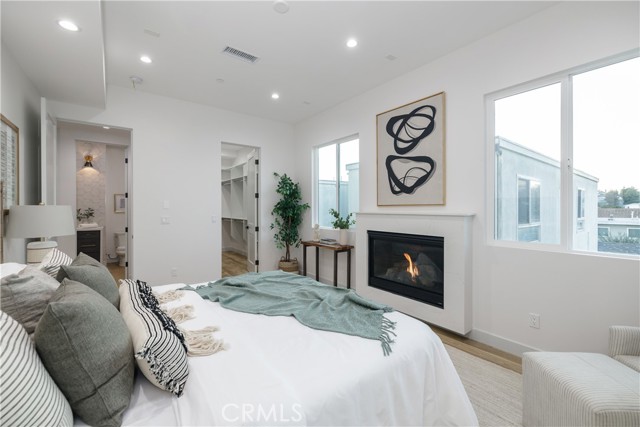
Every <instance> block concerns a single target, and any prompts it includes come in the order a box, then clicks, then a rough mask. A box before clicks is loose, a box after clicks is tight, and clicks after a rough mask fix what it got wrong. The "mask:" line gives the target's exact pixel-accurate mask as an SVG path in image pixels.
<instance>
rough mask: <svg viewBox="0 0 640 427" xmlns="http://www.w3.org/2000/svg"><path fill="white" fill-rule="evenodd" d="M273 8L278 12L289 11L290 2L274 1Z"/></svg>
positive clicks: (283, 0) (284, 0)
mask: <svg viewBox="0 0 640 427" xmlns="http://www.w3.org/2000/svg"><path fill="white" fill-rule="evenodd" d="M273 10H275V11H276V12H278V13H287V12H289V3H287V1H286V0H276V1H274V2H273Z"/></svg>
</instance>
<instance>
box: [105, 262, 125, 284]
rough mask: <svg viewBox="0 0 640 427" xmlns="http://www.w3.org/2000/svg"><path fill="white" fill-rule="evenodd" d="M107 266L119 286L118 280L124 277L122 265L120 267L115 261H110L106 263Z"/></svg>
mask: <svg viewBox="0 0 640 427" xmlns="http://www.w3.org/2000/svg"><path fill="white" fill-rule="evenodd" d="M107 268H108V269H109V272H110V273H111V275H112V276H113V278H114V279H115V280H116V283H117V284H118V286H120V280H121V279H125V271H124V267H120V266H119V265H118V263H117V262H110V263H107Z"/></svg>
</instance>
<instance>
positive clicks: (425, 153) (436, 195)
mask: <svg viewBox="0 0 640 427" xmlns="http://www.w3.org/2000/svg"><path fill="white" fill-rule="evenodd" d="M376 150H377V151H376V153H377V159H376V162H377V165H376V175H377V204H378V206H400V205H405V206H408V205H444V204H445V202H446V193H445V177H446V174H445V93H444V92H440V93H436V94H434V95H431V96H428V97H426V98H422V99H419V100H417V101H414V102H411V103H408V104H405V105H402V106H400V107H397V108H394V109H392V110H388V111H385V112H383V113H380V114H378V115H377V116H376Z"/></svg>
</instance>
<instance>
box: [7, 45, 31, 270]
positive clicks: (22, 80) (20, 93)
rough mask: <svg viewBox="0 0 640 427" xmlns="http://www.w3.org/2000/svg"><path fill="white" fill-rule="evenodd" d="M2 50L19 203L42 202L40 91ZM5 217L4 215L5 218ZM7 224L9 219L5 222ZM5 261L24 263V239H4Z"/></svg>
mask: <svg viewBox="0 0 640 427" xmlns="http://www.w3.org/2000/svg"><path fill="white" fill-rule="evenodd" d="M1 49H2V67H1V69H2V74H1V77H0V80H2V88H1V92H0V93H1V94H2V97H1V99H0V109H1V112H2V114H3V115H4V116H5V117H6V118H7V119H8V120H10V121H11V123H13V124H14V125H16V126H17V127H18V129H19V144H20V150H19V152H18V155H19V159H18V160H19V189H18V192H19V198H20V200H19V202H18V203H19V204H21V205H34V204H38V203H40V200H39V199H40V190H39V189H40V181H39V176H38V170H39V163H38V149H39V147H40V137H39V135H38V127H39V124H38V123H39V120H40V94H39V92H38V89H37V88H36V87H35V86H34V85H33V83H31V81H30V80H29V79H27V77H26V76H25V73H24V71H22V69H21V68H20V67H19V66H18V64H17V63H16V61H15V59H14V58H13V55H12V54H11V53H10V52H9V50H8V49H7V48H6V47H5V45H4V44H2V46H1ZM3 218H4V217H3ZM5 226H6V222H5ZM3 249H4V261H5V262H21V263H23V262H25V259H26V249H25V240H24V239H7V238H4V248H3Z"/></svg>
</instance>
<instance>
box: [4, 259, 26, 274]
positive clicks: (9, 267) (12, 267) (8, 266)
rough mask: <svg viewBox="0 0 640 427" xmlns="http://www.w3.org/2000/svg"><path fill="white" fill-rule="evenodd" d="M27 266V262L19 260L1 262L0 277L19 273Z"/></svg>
mask: <svg viewBox="0 0 640 427" xmlns="http://www.w3.org/2000/svg"><path fill="white" fill-rule="evenodd" d="M25 267H26V264H19V263H17V262H5V263H3V264H0V278H3V277H7V276H10V275H12V274H18V273H20V272H21V271H22V270H24V268H25Z"/></svg>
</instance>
